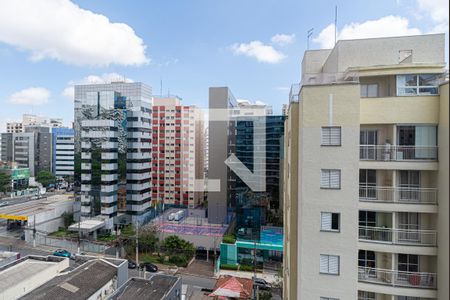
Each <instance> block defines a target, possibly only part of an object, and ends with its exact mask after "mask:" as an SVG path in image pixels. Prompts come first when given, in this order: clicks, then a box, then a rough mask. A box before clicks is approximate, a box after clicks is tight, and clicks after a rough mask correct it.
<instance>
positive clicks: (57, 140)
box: [52, 127, 75, 177]
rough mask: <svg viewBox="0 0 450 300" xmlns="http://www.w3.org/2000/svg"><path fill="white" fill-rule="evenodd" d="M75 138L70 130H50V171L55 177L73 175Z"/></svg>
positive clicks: (61, 128) (59, 128)
mask: <svg viewBox="0 0 450 300" xmlns="http://www.w3.org/2000/svg"><path fill="white" fill-rule="evenodd" d="M74 151H75V137H74V131H73V129H72V128H65V127H55V128H52V171H53V174H54V175H55V176H56V177H65V176H73V175H74V170H75V168H74V154H75V152H74Z"/></svg>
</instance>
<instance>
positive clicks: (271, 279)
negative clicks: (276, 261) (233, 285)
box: [217, 270, 277, 283]
mask: <svg viewBox="0 0 450 300" xmlns="http://www.w3.org/2000/svg"><path fill="white" fill-rule="evenodd" d="M276 274H277V273H276V272H270V271H265V272H264V273H258V272H256V277H258V278H262V279H264V280H265V281H267V282H268V283H275V282H276V281H277V276H276ZM221 275H231V276H235V277H242V278H249V279H252V278H253V275H254V273H253V272H244V271H232V270H220V271H219V272H218V273H217V277H219V276H221Z"/></svg>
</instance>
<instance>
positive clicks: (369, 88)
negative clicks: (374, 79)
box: [361, 83, 378, 98]
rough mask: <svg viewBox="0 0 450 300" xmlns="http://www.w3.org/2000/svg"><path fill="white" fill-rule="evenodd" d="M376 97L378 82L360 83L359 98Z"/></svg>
mask: <svg viewBox="0 0 450 300" xmlns="http://www.w3.org/2000/svg"><path fill="white" fill-rule="evenodd" d="M371 97H378V84H376V83H375V84H361V98H371Z"/></svg>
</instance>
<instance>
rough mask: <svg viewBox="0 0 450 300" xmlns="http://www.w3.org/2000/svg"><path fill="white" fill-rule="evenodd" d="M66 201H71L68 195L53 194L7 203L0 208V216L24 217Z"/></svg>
mask: <svg viewBox="0 0 450 300" xmlns="http://www.w3.org/2000/svg"><path fill="white" fill-rule="evenodd" d="M12 202H14V200H11V203H12ZM67 202H73V199H72V198H71V197H70V196H69V195H54V196H51V197H48V198H43V199H40V200H35V201H29V202H25V203H20V204H15V205H9V206H5V207H2V208H0V218H5V216H1V215H6V216H24V217H29V216H34V215H36V214H39V213H42V212H44V211H49V210H52V209H54V208H55V207H58V206H59V205H60V204H62V203H67Z"/></svg>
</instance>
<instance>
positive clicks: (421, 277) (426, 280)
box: [358, 267, 437, 289]
mask: <svg viewBox="0 0 450 300" xmlns="http://www.w3.org/2000/svg"><path fill="white" fill-rule="evenodd" d="M358 280H359V281H361V282H369V283H376V284H384V285H390V286H396V287H412V288H423V289H436V283H437V277H436V273H427V272H404V271H397V270H387V269H377V268H365V267H358Z"/></svg>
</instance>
